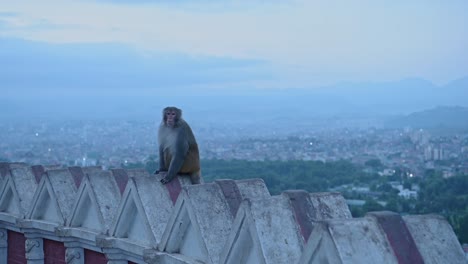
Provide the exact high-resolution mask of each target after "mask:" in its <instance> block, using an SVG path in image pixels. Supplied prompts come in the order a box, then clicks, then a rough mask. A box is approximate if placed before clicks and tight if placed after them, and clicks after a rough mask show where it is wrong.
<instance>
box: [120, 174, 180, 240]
mask: <svg viewBox="0 0 468 264" xmlns="http://www.w3.org/2000/svg"><path fill="white" fill-rule="evenodd" d="M172 209H173V205H172V201H171V199H170V197H169V193H168V191H167V189H166V188H165V187H164V186H163V185H162V184H161V183H160V182H159V180H158V179H157V178H156V177H154V176H152V175H149V174H148V173H147V172H145V171H141V174H140V175H132V176H130V177H129V180H128V183H127V187H126V189H125V192H124V194H123V197H122V201H121V203H120V205H119V209H118V211H117V217H116V220H115V222H114V225H113V226H112V230H111V235H113V236H115V237H117V238H122V239H126V240H131V241H134V242H135V243H137V244H140V245H142V246H145V247H152V246H156V245H157V243H158V242H159V240H160V239H161V236H162V233H163V231H164V228H165V227H166V224H167V222H168V219H169V216H170V213H171V212H172Z"/></svg>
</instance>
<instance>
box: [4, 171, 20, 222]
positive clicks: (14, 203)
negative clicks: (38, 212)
mask: <svg viewBox="0 0 468 264" xmlns="http://www.w3.org/2000/svg"><path fill="white" fill-rule="evenodd" d="M0 193H1V194H2V195H1V196H0V213H8V214H11V215H15V216H17V217H21V211H22V210H21V209H20V208H21V205H20V200H19V197H18V193H17V192H16V188H15V184H14V182H13V180H12V179H11V176H7V177H6V178H5V182H4V183H3V185H2V190H1V191H0Z"/></svg>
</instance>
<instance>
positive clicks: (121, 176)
mask: <svg viewBox="0 0 468 264" xmlns="http://www.w3.org/2000/svg"><path fill="white" fill-rule="evenodd" d="M111 171H112V175H114V179H115V181H116V182H117V186H119V190H120V194H123V192H124V191H125V187H127V183H128V174H127V171H126V170H124V169H112V170H111Z"/></svg>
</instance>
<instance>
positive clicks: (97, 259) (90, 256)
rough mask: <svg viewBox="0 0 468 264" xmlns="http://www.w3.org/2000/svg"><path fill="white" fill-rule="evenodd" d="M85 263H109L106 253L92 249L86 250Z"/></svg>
mask: <svg viewBox="0 0 468 264" xmlns="http://www.w3.org/2000/svg"><path fill="white" fill-rule="evenodd" d="M84 255H85V257H84V263H92V264H107V258H106V256H105V255H104V254H102V253H100V252H96V251H92V250H88V249H85V250H84Z"/></svg>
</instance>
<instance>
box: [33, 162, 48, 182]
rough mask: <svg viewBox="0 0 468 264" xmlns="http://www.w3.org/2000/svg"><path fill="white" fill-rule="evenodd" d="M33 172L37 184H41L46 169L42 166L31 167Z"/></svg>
mask: <svg viewBox="0 0 468 264" xmlns="http://www.w3.org/2000/svg"><path fill="white" fill-rule="evenodd" d="M31 170H32V172H33V174H34V177H36V183H39V182H40V181H41V179H42V175H44V172H45V170H44V167H42V166H41V165H34V166H32V167H31Z"/></svg>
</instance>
